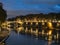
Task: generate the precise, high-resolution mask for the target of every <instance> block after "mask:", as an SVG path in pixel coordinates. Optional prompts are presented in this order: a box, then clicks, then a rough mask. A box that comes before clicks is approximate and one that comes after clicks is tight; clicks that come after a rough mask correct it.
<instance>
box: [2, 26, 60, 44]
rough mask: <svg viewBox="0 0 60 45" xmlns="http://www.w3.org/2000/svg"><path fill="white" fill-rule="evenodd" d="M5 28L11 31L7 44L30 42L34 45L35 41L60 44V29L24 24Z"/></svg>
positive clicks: (37, 42)
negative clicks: (25, 25)
mask: <svg viewBox="0 0 60 45" xmlns="http://www.w3.org/2000/svg"><path fill="white" fill-rule="evenodd" d="M3 28H4V27H2V29H3ZM4 29H5V31H6V30H7V31H8V32H10V35H9V37H8V39H7V40H6V41H5V44H6V45H13V44H15V45H17V44H16V43H18V44H19V45H24V44H25V45H27V43H28V44H29V45H30V43H31V45H33V44H34V43H36V44H34V45H60V44H59V43H60V33H59V32H60V30H59V29H58V30H57V29H41V28H39V27H23V26H21V27H14V28H10V27H5V28H4ZM10 39H11V40H10ZM26 39H27V40H26ZM11 41H14V42H11ZM24 41H25V42H24ZM33 41H34V42H33ZM15 42H16V43H15ZM21 42H22V43H21ZM7 43H8V44H7ZM10 43H11V44H10ZM23 43H24V44H23Z"/></svg>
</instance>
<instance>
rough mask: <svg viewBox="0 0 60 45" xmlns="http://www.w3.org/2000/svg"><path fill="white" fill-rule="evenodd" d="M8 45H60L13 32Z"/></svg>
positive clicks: (7, 41) (7, 42)
mask: <svg viewBox="0 0 60 45" xmlns="http://www.w3.org/2000/svg"><path fill="white" fill-rule="evenodd" d="M5 44H6V45H60V44H59V43H55V42H54V41H47V40H44V39H41V38H40V39H39V38H37V37H34V36H31V35H26V34H21V33H16V32H15V31H11V32H10V35H9V37H8V39H7V40H6V41H5Z"/></svg>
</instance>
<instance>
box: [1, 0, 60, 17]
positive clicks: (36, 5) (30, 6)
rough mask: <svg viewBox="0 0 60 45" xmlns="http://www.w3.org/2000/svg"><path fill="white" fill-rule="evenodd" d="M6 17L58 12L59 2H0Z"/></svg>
mask: <svg viewBox="0 0 60 45" xmlns="http://www.w3.org/2000/svg"><path fill="white" fill-rule="evenodd" d="M0 2H2V3H3V4H4V9H5V10H7V14H8V17H14V16H17V15H20V14H22V15H25V14H29V13H41V12H42V13H49V12H60V0H0Z"/></svg>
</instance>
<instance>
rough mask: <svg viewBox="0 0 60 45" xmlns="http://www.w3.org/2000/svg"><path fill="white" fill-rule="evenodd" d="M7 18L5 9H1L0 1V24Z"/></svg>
mask: <svg viewBox="0 0 60 45" xmlns="http://www.w3.org/2000/svg"><path fill="white" fill-rule="evenodd" d="M6 18H7V14H6V11H5V10H4V9H3V4H2V3H0V24H1V23H2V22H4V21H5V20H6Z"/></svg>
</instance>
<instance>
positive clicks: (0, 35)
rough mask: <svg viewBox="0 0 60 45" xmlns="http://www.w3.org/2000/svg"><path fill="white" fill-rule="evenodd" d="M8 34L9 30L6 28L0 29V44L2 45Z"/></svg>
mask: <svg viewBox="0 0 60 45" xmlns="http://www.w3.org/2000/svg"><path fill="white" fill-rule="evenodd" d="M8 35H9V31H7V30H3V31H0V45H4V41H5V40H6V38H7V37H8Z"/></svg>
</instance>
